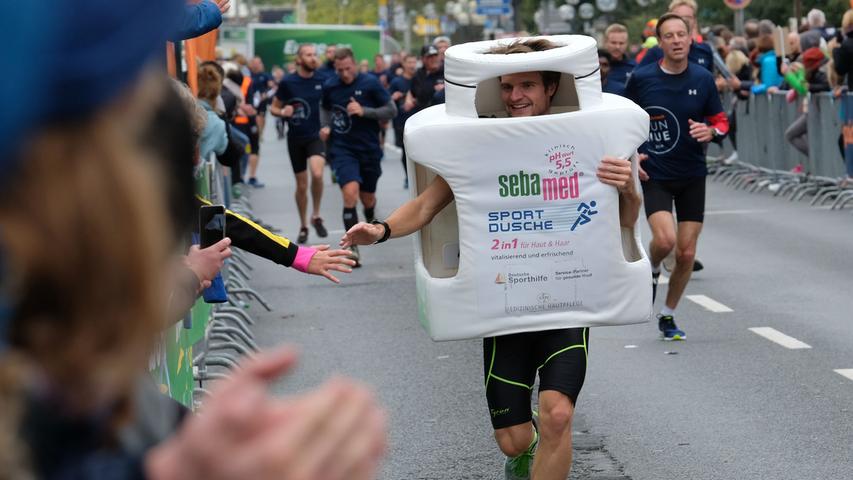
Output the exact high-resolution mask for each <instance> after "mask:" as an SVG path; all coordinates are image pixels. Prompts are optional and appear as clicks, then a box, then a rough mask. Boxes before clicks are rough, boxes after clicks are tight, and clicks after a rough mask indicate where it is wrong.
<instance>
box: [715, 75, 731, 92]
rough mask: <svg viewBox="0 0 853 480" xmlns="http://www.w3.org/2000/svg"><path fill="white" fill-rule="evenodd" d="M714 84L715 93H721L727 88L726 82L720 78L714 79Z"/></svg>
mask: <svg viewBox="0 0 853 480" xmlns="http://www.w3.org/2000/svg"><path fill="white" fill-rule="evenodd" d="M714 83H715V84H716V85H717V91H719V92H722V91H724V90H725V89H726V87H728V82H726V79H725V78H723V77H722V76H719V77H717V78H715V79H714Z"/></svg>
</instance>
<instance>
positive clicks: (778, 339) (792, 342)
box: [750, 327, 812, 350]
mask: <svg viewBox="0 0 853 480" xmlns="http://www.w3.org/2000/svg"><path fill="white" fill-rule="evenodd" d="M750 330H751V331H752V332H753V333H756V334H758V335H761V336H762V337H764V338H766V339H767V340H770V341H771V342H774V343H778V344H779V345H782V346H783V347H785V348H790V349H792V350H796V349H800V348H812V347H811V345H809V344H807V343H803V342H801V341H799V340H797V339H796V338H794V337H789V336H787V335H785V334H784V333H782V332H780V331H779V330H776V329H775V328H771V327H753V328H750Z"/></svg>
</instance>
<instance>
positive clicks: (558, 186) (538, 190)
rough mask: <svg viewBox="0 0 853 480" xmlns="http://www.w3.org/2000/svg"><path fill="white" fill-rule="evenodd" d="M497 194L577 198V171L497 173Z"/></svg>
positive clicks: (558, 198)
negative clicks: (559, 173)
mask: <svg viewBox="0 0 853 480" xmlns="http://www.w3.org/2000/svg"><path fill="white" fill-rule="evenodd" d="M498 194H499V195H500V196H501V197H538V196H540V195H541V196H542V199H543V200H546V201H550V200H566V199H569V198H578V197H579V196H580V187H579V185H578V172H575V173H573V174H572V175H570V176H560V177H544V178H543V177H542V176H540V175H539V174H538V173H527V172H525V171H524V170H519V171H518V173H513V174H510V175H498Z"/></svg>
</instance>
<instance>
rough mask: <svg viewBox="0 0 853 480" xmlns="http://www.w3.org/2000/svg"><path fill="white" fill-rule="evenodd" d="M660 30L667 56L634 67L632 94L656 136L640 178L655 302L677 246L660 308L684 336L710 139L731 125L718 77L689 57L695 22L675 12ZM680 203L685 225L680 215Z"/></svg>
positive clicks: (667, 325)
mask: <svg viewBox="0 0 853 480" xmlns="http://www.w3.org/2000/svg"><path fill="white" fill-rule="evenodd" d="M656 32H657V36H658V41H659V45H660V47H661V50H662V51H663V59H662V60H661V61H660V62H659V63H654V64H650V65H646V66H643V67H638V68H637V69H636V70H634V73H633V75H631V78H630V79H629V80H628V84H627V85H626V87H625V90H626V91H625V96H626V97H628V98H630V99H631V100H633V101H634V102H636V103H637V105H639V106H641V107H643V108H644V109H645V110H646V112H648V114H649V117H650V124H649V130H650V131H649V140H648V142H647V143H646V144H645V146H644V147H643V148H641V152H642V153H643V154H644V155H648V158H647V159H646V160H645V161H644V162H643V164H642V165H643V169H642V170H641V171H640V178H641V179H642V180H643V184H642V185H643V196H644V199H645V207H646V217H648V222H649V227H650V228H651V230H652V241H651V245H649V257H651V262H652V282H653V290H652V292H653V293H652V301H654V295H655V294H656V293H657V282H658V277H659V276H660V264H661V262H662V261H663V259H664V258H665V257H666V256H667V255H668V254H669V253H670V251H672V250H673V249H675V268H673V269H672V277H671V278H670V280H669V289H668V291H667V293H666V304H665V305H664V307H663V309H661V312H660V315H658V329H659V330H660V331H661V335H662V336H663V339H664V340H684V339H686V338H687V335H686V334H685V333H684V331H683V330H681V329H679V328H678V327H677V326H676V324H675V319H674V313H675V308H676V306H678V301H679V300H680V299H681V296H682V294H683V293H684V289H685V288H686V287H687V282H688V281H689V280H690V274H691V272H692V271H693V260H694V258H695V255H696V244H697V242H698V240H699V233H700V232H701V231H702V222H703V220H704V215H705V177H706V175H707V174H708V169H707V166H706V164H705V153H704V145H705V144H707V143H708V142H710V141H711V140H714V139H717V140H719V139H721V138H722V137H723V136H724V135H725V134H726V132H728V128H729V124H728V119H727V117H726V114H725V112H724V111H723V106H722V104H721V103H720V96H719V94H718V93H717V87H716V84H715V83H714V77H713V76H712V75H711V73H710V72H709V71H708V70H706V69H704V68H702V67H700V66H698V65H697V64H695V63H693V62H689V61H688V52H689V49H690V45H691V39H690V26H689V23H688V21H687V20H685V19H684V18H682V17H680V16H678V15H676V14H674V13H667V14H665V15H664V16H662V17H661V18H660V19H659V20H658V24H657V27H656ZM705 122H709V123H710V125H708V124H706V123H705ZM643 158H644V157H643ZM673 202H674V203H675V211H676V213H677V215H678V228H676V227H675V225H674V222H673V217H672V205H673Z"/></svg>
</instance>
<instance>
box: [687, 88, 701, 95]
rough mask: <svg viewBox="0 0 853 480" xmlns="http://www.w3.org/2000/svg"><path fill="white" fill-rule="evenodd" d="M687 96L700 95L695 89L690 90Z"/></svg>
mask: <svg viewBox="0 0 853 480" xmlns="http://www.w3.org/2000/svg"><path fill="white" fill-rule="evenodd" d="M687 94H688V95H698V94H699V93H698V92H697V91H696V89H695V88H688V89H687Z"/></svg>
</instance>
